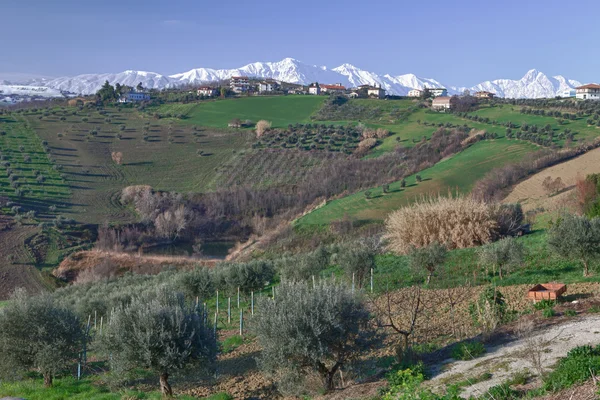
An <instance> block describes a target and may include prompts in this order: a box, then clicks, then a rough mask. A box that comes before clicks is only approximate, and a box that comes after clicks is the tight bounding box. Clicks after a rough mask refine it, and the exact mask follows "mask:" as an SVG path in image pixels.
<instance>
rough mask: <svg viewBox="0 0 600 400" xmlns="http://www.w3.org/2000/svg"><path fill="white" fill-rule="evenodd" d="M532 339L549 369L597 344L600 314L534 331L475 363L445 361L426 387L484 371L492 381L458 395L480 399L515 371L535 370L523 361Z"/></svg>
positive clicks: (495, 348)
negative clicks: (578, 349)
mask: <svg viewBox="0 0 600 400" xmlns="http://www.w3.org/2000/svg"><path fill="white" fill-rule="evenodd" d="M532 340H533V341H538V343H541V346H540V348H541V351H540V352H539V354H540V356H541V358H542V363H543V365H545V366H552V365H554V364H555V363H556V361H557V360H558V359H559V358H561V357H564V356H566V354H567V352H568V351H569V350H571V349H572V348H574V347H577V346H583V345H588V344H589V345H597V344H599V343H600V315H591V316H584V317H579V318H574V319H573V320H572V321H569V322H567V323H564V324H560V325H555V326H551V327H549V328H547V329H543V330H540V331H534V332H533V333H532V334H531V335H530V336H529V337H528V339H516V340H514V341H512V342H509V343H506V344H503V345H499V346H496V347H490V348H488V349H487V350H488V352H487V353H486V354H485V355H484V356H483V357H479V358H476V359H474V360H470V361H455V360H454V359H448V360H444V361H443V362H441V363H440V367H439V371H443V372H441V373H439V374H438V375H436V376H435V377H434V378H432V379H431V380H430V381H429V382H428V384H429V385H431V387H433V388H435V387H445V385H446V383H455V382H458V381H465V380H467V379H473V378H475V377H477V376H480V375H481V374H483V373H486V372H488V373H491V374H492V378H491V379H489V380H486V381H483V382H480V383H476V384H473V385H471V386H468V387H466V388H464V391H463V392H462V393H461V396H463V397H464V398H469V397H470V396H481V395H482V394H484V393H485V391H486V390H488V389H489V388H490V387H492V386H495V385H499V384H501V383H503V382H504V381H506V380H508V379H509V378H510V377H511V376H512V375H513V374H515V373H516V372H519V371H523V370H525V369H528V370H529V371H530V372H531V373H532V374H535V368H533V366H532V365H531V363H530V362H529V361H526V360H525V358H524V354H525V353H526V352H531V351H532V350H531V346H530V343H531V341H532Z"/></svg>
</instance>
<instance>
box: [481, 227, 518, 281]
mask: <svg viewBox="0 0 600 400" xmlns="http://www.w3.org/2000/svg"><path fill="white" fill-rule="evenodd" d="M524 254H525V248H524V247H523V244H522V243H520V242H517V241H516V240H515V239H514V238H512V237H507V238H504V239H502V240H499V241H497V242H495V243H489V244H486V245H485V246H483V247H481V248H480V249H479V250H478V255H479V262H480V263H481V264H483V265H485V266H486V267H487V266H491V267H492V273H493V274H494V275H495V274H496V270H498V275H499V276H500V279H502V271H505V272H509V271H510V270H512V269H513V268H515V267H516V266H518V265H519V264H521V263H522V262H523V257H524Z"/></svg>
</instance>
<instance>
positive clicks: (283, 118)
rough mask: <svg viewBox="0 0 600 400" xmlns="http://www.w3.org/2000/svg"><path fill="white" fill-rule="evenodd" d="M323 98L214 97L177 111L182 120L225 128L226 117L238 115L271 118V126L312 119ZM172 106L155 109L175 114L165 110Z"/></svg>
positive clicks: (244, 117) (268, 119) (255, 119)
mask: <svg viewBox="0 0 600 400" xmlns="http://www.w3.org/2000/svg"><path fill="white" fill-rule="evenodd" d="M324 100H325V97H320V96H300V95H297V96H273V97H241V98H236V99H227V100H220V99H217V100H214V101H204V102H201V103H198V104H195V105H194V106H193V107H191V108H189V110H187V111H186V108H187V107H185V108H184V107H182V111H184V112H181V113H182V114H184V115H185V116H186V117H187V119H186V120H185V123H187V124H194V125H199V126H206V127H213V128H226V127H227V124H228V123H229V121H231V120H232V119H234V118H238V119H240V120H242V121H243V120H246V119H249V120H251V121H252V122H257V121H259V120H261V119H265V120H267V121H271V122H272V123H273V127H274V128H283V127H286V126H287V125H288V124H294V123H307V122H312V121H311V119H310V116H311V115H312V114H313V113H314V112H316V111H317V110H318V109H319V108H320V106H321V104H323V101H324ZM184 106H188V105H184ZM163 107H164V108H163ZM172 107H173V106H171V105H165V106H161V107H159V112H160V113H167V112H171V113H175V114H177V113H178V112H176V111H167V110H170V109H171V108H172Z"/></svg>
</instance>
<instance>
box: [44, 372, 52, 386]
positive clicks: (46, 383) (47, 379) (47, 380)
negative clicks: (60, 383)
mask: <svg viewBox="0 0 600 400" xmlns="http://www.w3.org/2000/svg"><path fill="white" fill-rule="evenodd" d="M44 387H47V388H49V387H52V374H49V373H44Z"/></svg>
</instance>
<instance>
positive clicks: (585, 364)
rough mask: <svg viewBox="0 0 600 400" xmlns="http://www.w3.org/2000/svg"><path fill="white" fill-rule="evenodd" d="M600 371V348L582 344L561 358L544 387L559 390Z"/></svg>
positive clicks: (545, 381)
mask: <svg viewBox="0 0 600 400" xmlns="http://www.w3.org/2000/svg"><path fill="white" fill-rule="evenodd" d="M598 373H600V348H599V347H591V346H580V347H576V348H574V349H572V350H571V351H569V353H567V356H566V357H564V358H562V359H560V360H559V362H558V365H557V366H556V368H555V369H554V371H552V372H551V373H550V374H548V376H547V377H546V379H545V380H544V389H546V390H548V391H552V392H555V391H558V390H561V389H565V388H568V387H571V386H573V385H574V384H576V383H580V382H584V381H586V380H588V379H589V378H590V377H592V376H597V375H598Z"/></svg>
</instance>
